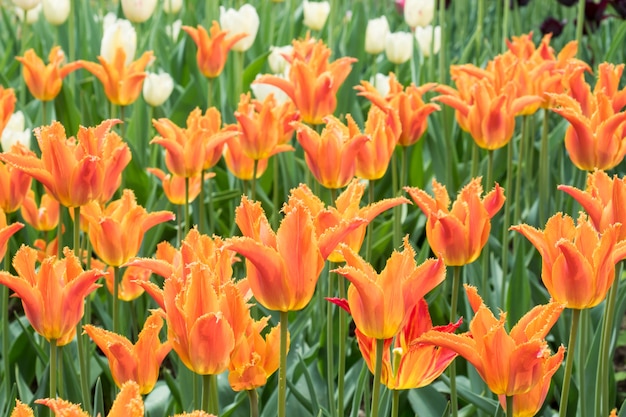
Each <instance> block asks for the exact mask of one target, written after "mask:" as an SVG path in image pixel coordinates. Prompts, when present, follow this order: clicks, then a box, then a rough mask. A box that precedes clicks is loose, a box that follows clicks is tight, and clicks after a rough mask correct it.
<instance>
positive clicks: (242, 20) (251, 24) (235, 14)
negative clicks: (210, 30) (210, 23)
mask: <svg viewBox="0 0 626 417" xmlns="http://www.w3.org/2000/svg"><path fill="white" fill-rule="evenodd" d="M220 26H221V28H222V29H223V30H227V31H228V36H229V37H230V36H233V35H236V34H238V33H246V34H247V35H248V36H246V37H245V38H243V39H241V40H240V41H239V42H237V43H236V44H235V45H234V46H233V51H239V52H244V51H247V50H248V49H250V47H251V46H252V44H253V43H254V40H255V39H256V34H257V32H258V30H259V14H258V13H257V11H256V9H255V8H254V6H252V5H250V4H244V5H243V6H241V7H240V8H239V10H235V9H228V10H226V9H225V8H224V7H223V6H221V7H220Z"/></svg>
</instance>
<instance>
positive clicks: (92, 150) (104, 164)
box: [0, 120, 129, 207]
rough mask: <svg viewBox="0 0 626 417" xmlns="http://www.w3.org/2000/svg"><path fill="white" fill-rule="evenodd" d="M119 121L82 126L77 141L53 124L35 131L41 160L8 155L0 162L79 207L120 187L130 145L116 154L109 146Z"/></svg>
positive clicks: (33, 156)
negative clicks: (124, 162) (12, 167)
mask: <svg viewBox="0 0 626 417" xmlns="http://www.w3.org/2000/svg"><path fill="white" fill-rule="evenodd" d="M117 122H118V121H117V120H106V121H104V122H103V123H101V124H100V125H99V126H97V127H89V128H85V127H81V128H80V129H79V131H78V134H77V135H76V138H74V137H71V138H67V137H66V136H65V129H64V128H63V125H61V124H60V123H59V122H53V123H52V124H51V125H49V126H43V127H41V128H39V129H35V136H37V141H38V143H39V148H40V149H41V159H39V158H37V157H36V156H35V155H34V154H28V155H19V154H16V153H13V152H8V153H6V152H5V153H2V154H0V160H2V161H4V162H5V163H7V164H9V165H12V166H14V167H15V168H17V169H19V170H21V171H24V172H25V173H27V174H29V175H30V176H32V177H33V178H35V179H36V180H38V181H39V182H41V183H42V184H43V185H44V186H45V187H46V189H47V190H48V192H49V193H50V194H51V195H52V196H53V197H54V198H55V199H56V200H57V201H58V202H59V203H61V204H62V205H64V206H66V207H80V206H83V205H85V204H87V203H88V202H89V201H92V200H95V199H100V198H102V196H103V193H104V191H107V192H110V190H111V189H116V188H117V186H118V185H119V181H120V177H119V175H120V174H121V171H122V170H123V167H124V166H125V165H123V164H122V163H121V162H120V161H124V160H125V158H124V157H123V154H125V152H127V151H124V149H127V148H125V146H127V145H119V146H117V145H116V146H115V149H116V150H115V151H113V150H112V149H111V147H110V145H111V144H114V143H115V142H116V140H115V138H116V137H118V135H117V134H115V133H111V132H109V130H110V129H111V127H112V126H113V125H114V124H115V123H117ZM128 152H129V151H128ZM120 155H122V156H120ZM118 156H120V157H118ZM122 165H123V166H122ZM116 174H117V175H116Z"/></svg>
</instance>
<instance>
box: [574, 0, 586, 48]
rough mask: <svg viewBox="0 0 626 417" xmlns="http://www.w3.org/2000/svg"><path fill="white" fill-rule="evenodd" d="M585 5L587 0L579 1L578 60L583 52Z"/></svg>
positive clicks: (577, 19) (577, 24) (577, 26)
mask: <svg viewBox="0 0 626 417" xmlns="http://www.w3.org/2000/svg"><path fill="white" fill-rule="evenodd" d="M585 3H586V2H585V0H578V15H577V16H576V42H577V43H578V49H577V51H576V57H577V58H580V55H581V54H580V51H581V50H582V40H583V28H584V26H585Z"/></svg>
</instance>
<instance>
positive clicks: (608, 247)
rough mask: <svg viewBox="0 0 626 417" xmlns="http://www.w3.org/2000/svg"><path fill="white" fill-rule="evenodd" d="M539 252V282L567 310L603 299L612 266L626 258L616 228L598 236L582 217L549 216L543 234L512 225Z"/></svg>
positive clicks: (624, 244) (612, 276) (624, 243)
mask: <svg viewBox="0 0 626 417" xmlns="http://www.w3.org/2000/svg"><path fill="white" fill-rule="evenodd" d="M511 229H512V230H515V231H518V232H520V233H521V234H523V235H524V236H526V238H527V239H528V240H529V241H530V243H532V244H533V246H535V248H537V250H538V251H539V252H540V253H541V257H542V260H543V262H542V267H541V280H542V281H543V283H544V285H545V286H546V289H547V290H548V293H550V296H551V297H552V298H554V299H555V300H556V301H558V302H560V303H563V304H565V305H566V307H567V308H573V309H577V310H582V309H585V308H592V307H595V306H597V305H598V304H600V303H601V302H602V300H604V298H605V297H606V293H607V292H608V290H609V288H610V287H611V285H612V284H613V281H614V279H615V264H616V263H618V262H619V261H620V260H622V259H625V258H626V241H619V242H618V240H617V238H618V236H619V231H620V225H608V226H607V227H606V228H605V229H604V231H603V232H602V233H601V234H598V232H597V231H596V229H595V228H594V226H593V224H592V223H591V221H589V220H588V219H587V218H586V217H585V216H584V215H583V214H581V216H580V217H579V218H578V222H577V225H576V226H575V225H574V219H572V218H571V217H569V216H567V215H563V214H562V213H557V214H555V215H554V216H552V217H551V218H550V219H549V220H548V222H547V223H546V227H545V229H544V230H543V231H541V230H537V229H535V228H534V227H531V226H528V225H526V224H522V225H518V226H513V227H511Z"/></svg>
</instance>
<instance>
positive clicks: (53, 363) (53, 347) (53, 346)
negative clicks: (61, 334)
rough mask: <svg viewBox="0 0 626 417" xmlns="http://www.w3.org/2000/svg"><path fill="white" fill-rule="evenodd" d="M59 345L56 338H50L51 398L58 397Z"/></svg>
mask: <svg viewBox="0 0 626 417" xmlns="http://www.w3.org/2000/svg"><path fill="white" fill-rule="evenodd" d="M58 352H59V347H58V346H57V340H56V339H50V398H56V397H57V356H58Z"/></svg>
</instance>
